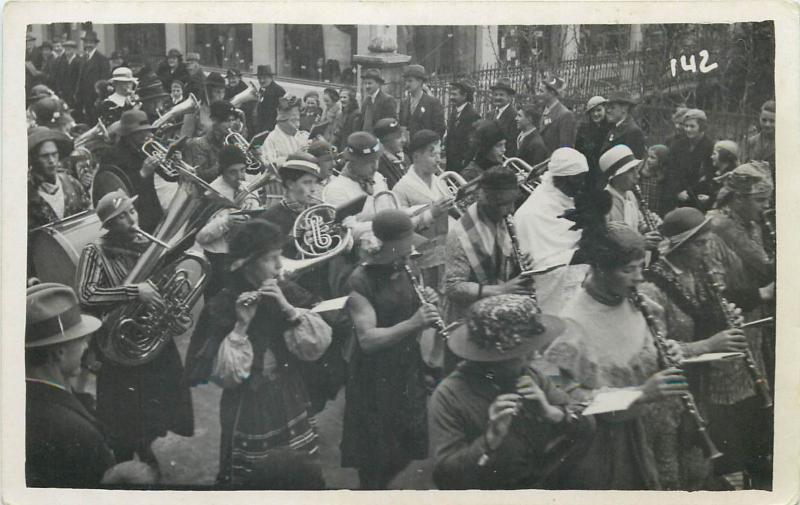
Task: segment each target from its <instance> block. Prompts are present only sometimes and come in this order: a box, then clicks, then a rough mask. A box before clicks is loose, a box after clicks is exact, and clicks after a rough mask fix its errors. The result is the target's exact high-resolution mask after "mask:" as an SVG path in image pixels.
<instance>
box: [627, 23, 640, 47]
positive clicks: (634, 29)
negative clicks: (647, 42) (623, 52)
mask: <svg viewBox="0 0 800 505" xmlns="http://www.w3.org/2000/svg"><path fill="white" fill-rule="evenodd" d="M643 40H644V38H643V35H642V25H631V36H630V44H629V45H628V50H630V51H638V50H639V48H641V46H642V41H643Z"/></svg>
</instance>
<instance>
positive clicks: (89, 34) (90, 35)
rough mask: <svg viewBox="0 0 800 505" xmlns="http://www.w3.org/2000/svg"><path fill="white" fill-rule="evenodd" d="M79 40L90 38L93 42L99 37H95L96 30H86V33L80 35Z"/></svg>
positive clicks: (97, 40) (98, 40)
mask: <svg viewBox="0 0 800 505" xmlns="http://www.w3.org/2000/svg"><path fill="white" fill-rule="evenodd" d="M81 40H91V41H93V42H100V39H98V38H97V32H95V31H94V30H87V32H86V34H85V35H84V36H83V37H81Z"/></svg>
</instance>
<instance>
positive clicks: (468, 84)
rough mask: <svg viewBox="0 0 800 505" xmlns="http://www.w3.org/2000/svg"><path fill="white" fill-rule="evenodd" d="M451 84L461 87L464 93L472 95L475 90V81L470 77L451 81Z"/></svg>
mask: <svg viewBox="0 0 800 505" xmlns="http://www.w3.org/2000/svg"><path fill="white" fill-rule="evenodd" d="M450 86H453V87H455V88H458V89H460V90H461V91H462V92H463V93H464V94H467V95H470V94H472V93H474V92H475V83H474V82H472V81H470V80H469V79H458V80H457V81H453V82H451V83H450Z"/></svg>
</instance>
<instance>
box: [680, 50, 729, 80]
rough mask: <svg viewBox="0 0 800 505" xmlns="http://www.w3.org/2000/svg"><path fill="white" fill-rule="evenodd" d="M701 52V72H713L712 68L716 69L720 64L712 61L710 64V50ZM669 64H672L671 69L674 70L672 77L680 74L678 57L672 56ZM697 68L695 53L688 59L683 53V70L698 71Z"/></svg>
mask: <svg viewBox="0 0 800 505" xmlns="http://www.w3.org/2000/svg"><path fill="white" fill-rule="evenodd" d="M699 54H700V67H699V68H700V73H701V74H707V73H708V72H711V71H712V70H715V69H716V68H717V67H718V66H719V65H718V64H716V63H712V64H710V65H709V64H708V57H709V55H708V51H706V50H705V49H703V50H702V51H700V53H699ZM669 66H670V70H671V71H672V77H675V76H676V75H678V59H677V58H672V59H671V60H669ZM697 69H698V66H697V62H696V61H695V58H694V55H693V54H691V55H689V58H688V60H687V58H686V55H685V54H684V55H681V70H683V71H684V72H692V73H697Z"/></svg>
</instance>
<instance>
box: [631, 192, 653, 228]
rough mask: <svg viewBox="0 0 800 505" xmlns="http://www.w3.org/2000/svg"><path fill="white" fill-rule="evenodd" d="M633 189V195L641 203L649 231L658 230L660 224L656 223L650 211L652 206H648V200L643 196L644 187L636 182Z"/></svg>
mask: <svg viewBox="0 0 800 505" xmlns="http://www.w3.org/2000/svg"><path fill="white" fill-rule="evenodd" d="M631 191H633V196H635V197H636V201H637V202H638V203H639V212H641V213H642V217H643V218H644V224H645V226H646V227H647V231H648V232H650V231H657V230H658V225H656V222H655V220H654V219H653V215H652V214H651V213H650V208H649V207H648V206H647V201H646V200H645V199H644V197H643V196H642V188H641V187H639V185H638V184H634V185H633V189H632V190H631Z"/></svg>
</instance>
